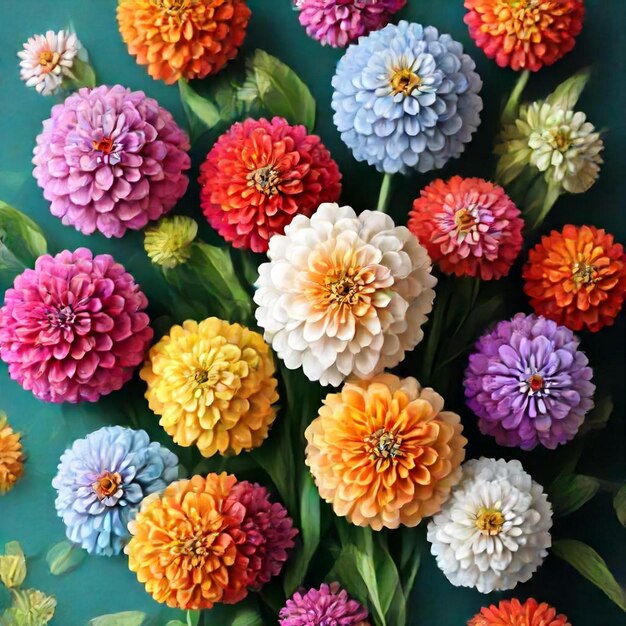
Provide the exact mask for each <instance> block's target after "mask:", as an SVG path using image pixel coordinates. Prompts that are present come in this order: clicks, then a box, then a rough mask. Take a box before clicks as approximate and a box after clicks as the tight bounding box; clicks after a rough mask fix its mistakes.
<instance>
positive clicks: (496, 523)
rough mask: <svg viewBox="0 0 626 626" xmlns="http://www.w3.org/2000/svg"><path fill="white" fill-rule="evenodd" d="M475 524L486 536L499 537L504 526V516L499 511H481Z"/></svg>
mask: <svg viewBox="0 0 626 626" xmlns="http://www.w3.org/2000/svg"><path fill="white" fill-rule="evenodd" d="M475 524H476V528H478V530H480V532H481V533H483V534H484V535H498V534H499V533H500V532H501V531H502V527H503V526H504V515H502V511H498V510H497V509H481V510H480V511H479V512H478V515H477V516H476V521H475Z"/></svg>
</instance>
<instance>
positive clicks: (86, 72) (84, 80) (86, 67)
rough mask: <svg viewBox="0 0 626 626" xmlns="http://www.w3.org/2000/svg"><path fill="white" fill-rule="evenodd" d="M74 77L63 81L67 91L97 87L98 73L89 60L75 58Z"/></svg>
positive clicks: (73, 65)
mask: <svg viewBox="0 0 626 626" xmlns="http://www.w3.org/2000/svg"><path fill="white" fill-rule="evenodd" d="M72 75H73V76H69V77H67V78H66V79H65V80H64V81H63V87H64V88H65V89H72V90H76V89H80V88H81V87H90V88H93V87H95V86H96V72H95V70H94V69H93V66H92V65H91V63H89V60H88V59H80V58H75V59H74V63H73V64H72Z"/></svg>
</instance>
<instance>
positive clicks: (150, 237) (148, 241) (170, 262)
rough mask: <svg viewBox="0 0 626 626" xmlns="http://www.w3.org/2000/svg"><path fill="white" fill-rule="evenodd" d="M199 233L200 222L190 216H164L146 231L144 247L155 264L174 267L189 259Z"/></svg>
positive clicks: (169, 267)
mask: <svg viewBox="0 0 626 626" xmlns="http://www.w3.org/2000/svg"><path fill="white" fill-rule="evenodd" d="M197 234H198V224H197V223H196V222H195V220H193V219H191V218H190V217H186V216H184V215H174V216H173V217H162V218H161V219H160V220H159V221H158V222H157V223H156V224H154V225H153V226H148V228H146V230H145V231H144V240H143V247H144V249H145V251H146V254H147V255H148V258H149V259H150V260H151V261H152V262H153V263H154V264H155V265H160V266H161V267H163V268H165V269H172V268H174V267H176V266H177V265H181V264H182V263H185V262H186V261H187V259H189V257H190V255H191V243H192V242H193V240H194V239H195V238H196V235H197Z"/></svg>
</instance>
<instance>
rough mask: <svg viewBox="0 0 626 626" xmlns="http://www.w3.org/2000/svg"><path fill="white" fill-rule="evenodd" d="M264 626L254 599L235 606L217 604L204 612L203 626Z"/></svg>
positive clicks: (248, 599) (201, 623)
mask: <svg viewBox="0 0 626 626" xmlns="http://www.w3.org/2000/svg"><path fill="white" fill-rule="evenodd" d="M226 624H228V626H264V622H263V618H262V616H261V612H260V611H259V608H258V605H257V603H256V601H255V599H254V598H251V597H249V598H247V599H246V600H244V601H243V602H239V603H238V604H235V605H225V604H216V605H215V607H214V608H212V609H211V610H209V611H203V612H202V618H201V621H200V625H201V626H226Z"/></svg>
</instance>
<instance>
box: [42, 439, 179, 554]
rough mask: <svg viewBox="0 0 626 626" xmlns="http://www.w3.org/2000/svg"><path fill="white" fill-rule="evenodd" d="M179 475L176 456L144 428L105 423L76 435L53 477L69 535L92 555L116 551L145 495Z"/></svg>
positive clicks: (120, 549) (59, 508)
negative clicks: (78, 435) (104, 425)
mask: <svg viewBox="0 0 626 626" xmlns="http://www.w3.org/2000/svg"><path fill="white" fill-rule="evenodd" d="M177 477H178V457H177V456H176V455H175V454H173V453H172V452H170V451H169V450H167V449H166V448H164V447H163V446H161V445H160V444H158V443H151V442H150V439H149V438H148V434H147V433H146V432H145V431H143V430H132V429H130V428H122V427H121V426H107V427H105V428H101V429H100V430H97V431H95V432H93V433H90V434H89V435H87V436H86V437H85V438H84V439H77V440H76V441H75V442H74V443H73V444H72V447H71V448H69V449H68V450H66V451H65V452H64V453H63V456H62V457H61V462H60V463H59V471H58V473H57V475H56V476H55V477H54V479H53V480H52V486H53V487H54V488H55V489H56V490H57V491H58V495H57V499H56V501H55V506H56V509H57V513H58V514H59V517H61V518H62V519H63V522H64V523H65V525H66V527H67V529H66V534H67V538H68V539H69V540H70V541H72V542H74V543H76V544H78V545H80V546H81V547H83V548H85V550H87V551H88V552H89V553H90V554H101V555H104V556H112V555H114V554H119V553H120V552H121V551H122V548H123V547H124V544H125V543H126V540H127V538H128V537H129V536H130V534H129V532H128V529H127V524H128V522H129V521H130V520H131V519H132V518H133V517H134V515H135V513H136V512H137V509H138V508H139V505H140V503H141V501H142V500H143V498H144V497H145V496H147V495H148V494H150V493H154V492H155V491H161V490H162V489H165V487H166V486H167V485H168V484H169V483H171V482H172V481H174V480H176V478H177Z"/></svg>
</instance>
